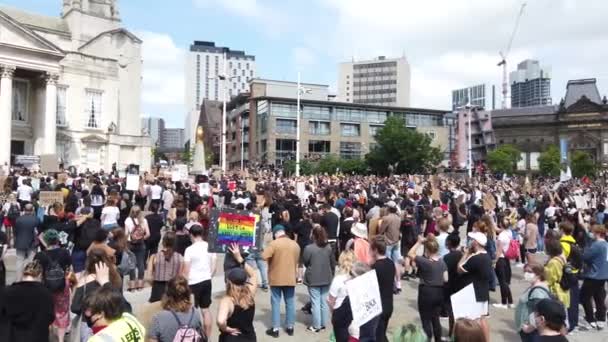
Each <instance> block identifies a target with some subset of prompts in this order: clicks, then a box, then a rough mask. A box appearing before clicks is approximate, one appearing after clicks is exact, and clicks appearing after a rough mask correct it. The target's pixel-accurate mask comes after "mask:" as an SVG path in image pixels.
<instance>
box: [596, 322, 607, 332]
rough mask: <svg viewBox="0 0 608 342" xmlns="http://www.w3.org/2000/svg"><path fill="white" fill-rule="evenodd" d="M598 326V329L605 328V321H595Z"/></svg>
mask: <svg viewBox="0 0 608 342" xmlns="http://www.w3.org/2000/svg"><path fill="white" fill-rule="evenodd" d="M595 325H596V328H597V330H602V329H604V326H605V323H604V322H595Z"/></svg>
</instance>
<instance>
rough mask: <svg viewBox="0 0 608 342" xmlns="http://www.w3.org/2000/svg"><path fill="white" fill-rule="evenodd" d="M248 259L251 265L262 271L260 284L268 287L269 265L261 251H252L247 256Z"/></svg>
mask: <svg viewBox="0 0 608 342" xmlns="http://www.w3.org/2000/svg"><path fill="white" fill-rule="evenodd" d="M246 260H247V263H248V264H249V266H251V267H255V268H257V269H258V270H259V271H260V279H261V283H260V285H261V286H262V287H268V274H267V270H268V265H266V261H264V259H262V255H261V254H260V252H258V251H256V252H252V253H250V254H249V255H248V256H247V259H246Z"/></svg>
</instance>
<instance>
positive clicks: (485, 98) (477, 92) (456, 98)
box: [452, 84, 495, 110]
mask: <svg viewBox="0 0 608 342" xmlns="http://www.w3.org/2000/svg"><path fill="white" fill-rule="evenodd" d="M469 95H470V96H471V98H470V99H469ZM467 104H470V105H472V106H476V107H478V108H484V109H494V107H495V88H494V86H492V88H491V89H489V88H488V87H486V85H485V84H479V85H475V86H472V87H467V88H462V89H456V90H453V91H452V110H456V109H457V108H458V107H463V106H466V105H467Z"/></svg>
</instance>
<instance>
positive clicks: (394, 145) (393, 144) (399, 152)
mask: <svg viewBox="0 0 608 342" xmlns="http://www.w3.org/2000/svg"><path fill="white" fill-rule="evenodd" d="M376 142H377V145H376V146H375V147H374V148H373V149H372V150H371V151H370V153H368V154H367V155H366V156H365V160H366V162H367V165H368V166H369V168H370V169H371V170H373V171H375V172H376V173H379V174H383V175H386V174H388V173H389V172H390V168H389V167H390V166H392V167H393V172H395V173H400V174H401V173H425V172H428V171H430V170H432V169H433V168H434V167H435V166H436V165H437V164H439V163H440V162H441V159H442V155H441V151H440V150H439V149H438V148H436V147H433V146H431V142H432V139H431V137H430V136H429V135H427V134H424V133H420V132H417V131H416V130H413V129H410V128H407V127H406V125H405V121H404V120H403V119H401V118H399V117H395V116H392V117H389V118H388V119H387V120H386V122H385V124H384V127H383V128H382V129H380V130H378V132H377V134H376Z"/></svg>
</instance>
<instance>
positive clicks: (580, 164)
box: [570, 151, 597, 178]
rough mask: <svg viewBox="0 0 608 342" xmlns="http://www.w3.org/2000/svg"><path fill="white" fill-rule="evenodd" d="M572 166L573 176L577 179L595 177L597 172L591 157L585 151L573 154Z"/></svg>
mask: <svg viewBox="0 0 608 342" xmlns="http://www.w3.org/2000/svg"><path fill="white" fill-rule="evenodd" d="M570 165H571V167H572V169H571V170H572V176H573V177H577V178H581V177H584V176H588V177H593V176H595V172H596V171H597V169H596V165H595V162H594V161H593V159H592V158H591V155H589V153H587V152H583V151H574V153H572V158H571V160H570Z"/></svg>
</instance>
